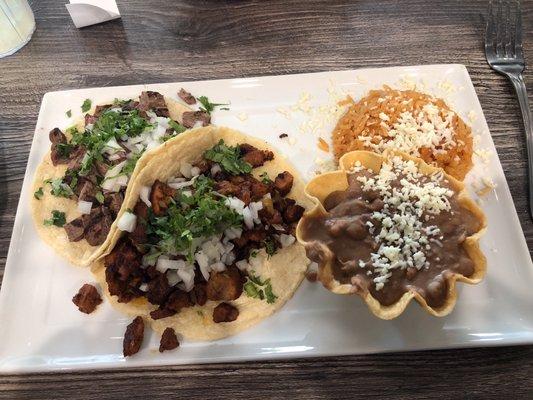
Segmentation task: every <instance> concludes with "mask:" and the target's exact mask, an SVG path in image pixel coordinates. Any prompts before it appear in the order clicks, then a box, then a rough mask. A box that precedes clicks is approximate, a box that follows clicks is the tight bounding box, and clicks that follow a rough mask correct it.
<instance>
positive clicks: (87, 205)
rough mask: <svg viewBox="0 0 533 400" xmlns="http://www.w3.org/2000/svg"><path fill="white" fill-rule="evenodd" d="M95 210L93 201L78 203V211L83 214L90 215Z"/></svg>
mask: <svg viewBox="0 0 533 400" xmlns="http://www.w3.org/2000/svg"><path fill="white" fill-rule="evenodd" d="M91 208H93V203H92V201H85V200H80V201H78V211H79V212H80V213H82V214H90V213H91Z"/></svg>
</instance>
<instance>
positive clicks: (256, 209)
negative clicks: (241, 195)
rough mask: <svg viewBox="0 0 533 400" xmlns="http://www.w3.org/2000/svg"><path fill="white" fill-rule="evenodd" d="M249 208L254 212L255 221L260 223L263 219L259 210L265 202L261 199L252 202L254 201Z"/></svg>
mask: <svg viewBox="0 0 533 400" xmlns="http://www.w3.org/2000/svg"><path fill="white" fill-rule="evenodd" d="M248 208H250V212H251V213H252V217H253V219H254V223H256V224H258V225H259V224H260V223H261V220H260V219H259V213H258V212H259V210H262V209H263V203H262V202H260V201H257V202H252V203H250V205H249V206H248Z"/></svg>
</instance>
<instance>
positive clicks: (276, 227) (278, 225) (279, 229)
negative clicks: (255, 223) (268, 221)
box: [272, 224, 285, 232]
mask: <svg viewBox="0 0 533 400" xmlns="http://www.w3.org/2000/svg"><path fill="white" fill-rule="evenodd" d="M272 226H273V227H274V229H275V230H277V231H282V232H283V231H285V228H284V227H283V225H280V224H272Z"/></svg>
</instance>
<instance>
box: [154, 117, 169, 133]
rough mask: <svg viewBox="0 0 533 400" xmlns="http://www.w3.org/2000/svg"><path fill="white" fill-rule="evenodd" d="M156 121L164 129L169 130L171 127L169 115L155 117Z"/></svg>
mask: <svg viewBox="0 0 533 400" xmlns="http://www.w3.org/2000/svg"><path fill="white" fill-rule="evenodd" d="M154 122H157V125H158V126H160V127H162V128H163V129H165V130H167V129H168V128H170V125H169V123H168V122H169V118H167V117H154Z"/></svg>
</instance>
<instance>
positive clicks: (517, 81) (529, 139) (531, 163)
mask: <svg viewBox="0 0 533 400" xmlns="http://www.w3.org/2000/svg"><path fill="white" fill-rule="evenodd" d="M509 79H510V80H511V82H512V84H513V86H514V88H515V90H516V95H517V96H518V102H519V103H520V111H521V112H522V119H523V120H524V129H525V131H526V145H527V164H528V172H529V174H528V177H529V178H528V179H529V183H528V186H529V215H530V216H531V218H532V219H533V122H532V120H531V110H530V109H529V100H528V98H527V92H526V85H525V83H524V79H523V78H522V74H516V75H514V74H513V75H509Z"/></svg>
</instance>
